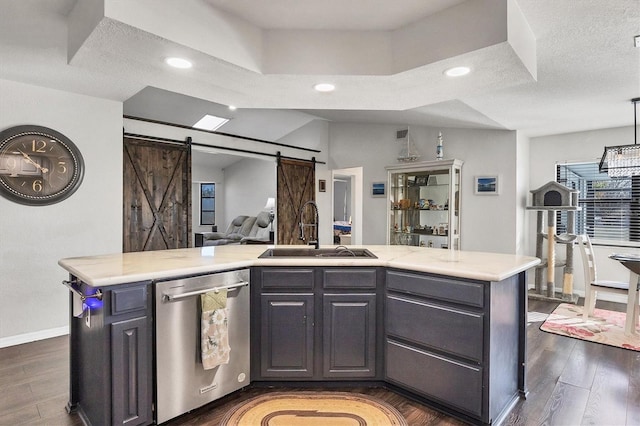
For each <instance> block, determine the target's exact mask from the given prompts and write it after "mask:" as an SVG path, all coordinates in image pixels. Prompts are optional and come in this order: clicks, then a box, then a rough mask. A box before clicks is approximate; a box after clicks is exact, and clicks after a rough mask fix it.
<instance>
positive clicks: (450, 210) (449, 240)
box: [386, 160, 462, 248]
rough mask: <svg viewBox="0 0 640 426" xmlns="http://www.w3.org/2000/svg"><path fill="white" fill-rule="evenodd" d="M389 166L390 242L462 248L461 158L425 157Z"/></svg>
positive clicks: (388, 234)
mask: <svg viewBox="0 0 640 426" xmlns="http://www.w3.org/2000/svg"><path fill="white" fill-rule="evenodd" d="M386 169H387V188H389V214H388V221H387V226H388V228H387V229H388V232H387V244H398V245H399V244H401V245H413V246H427V247H439V248H449V247H455V248H459V247H460V196H459V194H460V183H461V169H462V161H461V160H439V161H423V162H416V163H406V164H399V165H396V166H388V167H387V168H386ZM451 200H453V204H451Z"/></svg>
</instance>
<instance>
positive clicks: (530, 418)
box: [0, 299, 640, 426]
mask: <svg viewBox="0 0 640 426" xmlns="http://www.w3.org/2000/svg"><path fill="white" fill-rule="evenodd" d="M556 305H557V304H556V303H552V302H546V301H540V300H533V299H531V300H529V310H530V311H536V312H545V313H549V312H551V311H553V309H554V308H555V306H556ZM598 307H602V308H605V309H611V310H620V309H621V308H622V306H621V305H616V304H611V303H606V302H601V301H598ZM539 326H540V323H534V324H532V325H530V326H528V329H527V344H528V349H527V352H528V363H527V364H528V365H527V371H528V376H527V379H528V388H529V396H528V398H527V399H526V400H521V401H519V402H518V404H517V405H516V407H515V409H514V410H513V411H512V412H511V414H510V415H509V416H508V418H507V419H506V420H505V423H504V424H506V425H603V426H618V425H620V426H622V425H628V426H631V425H640V352H633V351H629V350H624V349H619V348H613V347H609V346H604V345H599V344H596V343H589V342H585V341H581V340H577V339H571V338H567V337H563V336H558V335H554V334H549V333H545V332H542V331H540V330H539ZM68 357H69V349H68V338H67V337H66V336H65V337H56V338H53V339H47V340H42V341H38V342H33V343H29V344H25V345H18V346H11V347H8V348H3V349H0V425H18V424H24V425H51V426H66V425H81V424H82V422H81V421H80V419H79V418H78V416H77V415H75V414H72V415H68V414H67V413H66V412H65V408H64V407H65V405H66V403H67V400H68V391H69V384H68V381H69V372H68V370H69V365H68V363H69V361H68V359H69V358H68ZM274 390H282V389H260V388H250V389H248V390H245V391H241V392H238V393H235V394H233V395H230V396H229V397H226V398H223V399H222V400H220V401H217V402H215V403H213V404H210V405H209V406H207V407H204V408H201V409H199V410H195V411H193V412H191V413H188V414H186V415H184V416H181V417H179V418H177V419H174V420H172V421H170V422H169V423H167V425H171V426H175V425H217V424H218V423H219V422H220V420H221V419H222V418H223V416H224V414H225V413H226V411H227V410H228V409H229V408H231V407H233V406H235V405H236V404H237V403H238V402H240V401H242V400H244V399H247V398H250V397H253V396H255V395H258V394H261V393H264V392H270V391H274ZM351 390H352V391H354V392H361V393H365V394H370V395H373V396H375V397H377V398H379V399H382V400H384V401H387V402H389V403H390V404H391V405H393V406H394V407H396V409H398V411H400V412H401V413H402V414H403V415H404V416H405V418H406V419H407V421H408V422H409V424H410V425H412V426H415V425H461V424H462V423H461V422H459V421H457V420H456V419H453V418H451V417H448V416H445V415H443V414H440V413H438V412H436V411H434V410H431V409H429V408H427V407H425V406H423V405H421V404H418V403H415V402H413V401H411V400H408V399H406V398H404V397H402V396H400V395H397V394H395V393H393V392H390V391H388V390H386V389H381V388H372V389H370V388H352V389H351Z"/></svg>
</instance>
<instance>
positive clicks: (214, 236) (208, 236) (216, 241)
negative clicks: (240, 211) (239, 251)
mask: <svg viewBox="0 0 640 426" xmlns="http://www.w3.org/2000/svg"><path fill="white" fill-rule="evenodd" d="M255 221H256V217H255V216H238V217H236V218H235V219H233V220H232V221H231V223H230V224H229V227H228V228H227V230H226V231H225V232H202V233H201V234H202V245H203V246H220V245H225V244H233V243H239V242H240V241H241V240H242V239H243V238H245V237H247V236H249V233H250V232H251V229H252V227H253V225H254V223H255Z"/></svg>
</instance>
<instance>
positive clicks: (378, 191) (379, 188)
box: [371, 182, 386, 197]
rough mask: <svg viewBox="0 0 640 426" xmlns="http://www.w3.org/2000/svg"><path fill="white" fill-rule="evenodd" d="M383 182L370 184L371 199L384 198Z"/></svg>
mask: <svg viewBox="0 0 640 426" xmlns="http://www.w3.org/2000/svg"><path fill="white" fill-rule="evenodd" d="M385 186H386V183H385V182H373V183H372V184H371V196H372V197H384V196H385V194H386V192H385Z"/></svg>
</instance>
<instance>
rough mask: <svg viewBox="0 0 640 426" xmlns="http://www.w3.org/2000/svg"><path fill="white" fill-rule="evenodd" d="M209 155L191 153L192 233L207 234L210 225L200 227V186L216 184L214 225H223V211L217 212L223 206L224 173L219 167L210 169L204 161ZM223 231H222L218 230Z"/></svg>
mask: <svg viewBox="0 0 640 426" xmlns="http://www.w3.org/2000/svg"><path fill="white" fill-rule="evenodd" d="M210 155H211V154H201V153H198V152H197V151H195V150H194V151H193V152H192V153H191V159H192V160H191V223H192V230H193V232H209V231H211V226H210V225H200V184H201V183H212V182H213V183H215V184H216V224H223V225H224V224H225V223H226V221H225V217H224V211H223V210H222V209H220V210H218V208H219V207H221V206H224V191H223V190H222V189H223V188H224V171H223V170H222V169H221V168H219V167H212V166H211V165H210V164H207V162H206V160H207V158H209V156H210ZM218 230H221V231H224V229H218Z"/></svg>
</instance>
